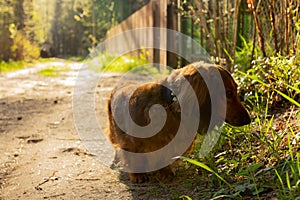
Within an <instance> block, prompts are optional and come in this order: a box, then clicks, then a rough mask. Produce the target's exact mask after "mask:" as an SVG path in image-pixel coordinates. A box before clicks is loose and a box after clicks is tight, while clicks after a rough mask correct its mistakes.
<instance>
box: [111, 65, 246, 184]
mask: <svg viewBox="0 0 300 200" xmlns="http://www.w3.org/2000/svg"><path fill="white" fill-rule="evenodd" d="M218 76H219V77H220V78H218ZM222 88H223V92H222ZM193 99H196V101H195V100H193ZM157 104H158V105H161V106H162V107H163V108H164V113H162V112H157V113H156V114H158V115H163V114H164V119H163V120H160V119H158V120H157V119H156V118H159V117H157V115H156V117H153V113H154V115H155V112H156V111H155V110H156V109H155V107H154V105H157ZM125 107H128V112H127V111H125V110H126V109H125ZM151 109H152V110H151ZM107 112H108V123H109V124H108V131H107V135H108V137H109V139H110V141H111V142H112V144H113V145H114V146H115V147H116V149H121V150H123V151H126V152H131V153H149V152H150V153H151V152H155V151H158V150H159V149H161V148H163V147H164V146H166V145H169V144H170V143H171V141H172V140H174V138H175V137H176V134H178V132H179V130H180V132H183V133H182V134H181V136H180V137H179V140H180V141H181V142H180V144H177V145H173V149H172V148H171V149H170V148H169V149H168V151H169V152H167V153H163V154H160V155H159V156H157V155H156V156H155V159H154V160H153V158H151V159H152V160H147V159H140V160H134V159H132V158H130V156H128V155H126V154H121V155H119V156H120V157H121V158H120V159H121V161H122V165H123V166H125V167H127V172H129V178H130V181H131V182H132V183H142V182H145V181H147V180H148V176H147V173H146V172H149V171H147V170H146V169H147V165H157V163H160V162H163V161H164V160H165V159H168V158H167V157H168V156H173V157H174V155H175V156H176V154H177V152H178V151H177V149H178V148H181V147H182V146H183V145H185V146H186V144H184V141H187V142H188V143H189V144H187V145H188V147H191V146H192V143H193V140H194V139H195V135H196V132H198V133H204V134H205V133H206V132H208V131H210V130H211V128H210V127H214V126H216V125H217V126H218V125H221V123H222V122H223V121H226V122H227V123H229V124H231V125H233V126H243V125H246V124H249V123H250V121H251V120H250V116H249V113H248V111H247V110H246V109H245V107H244V106H243V105H242V104H241V102H240V101H239V98H238V95H237V84H236V83H235V81H234V80H233V78H232V76H231V75H230V73H229V72H228V71H226V70H225V69H224V68H222V67H221V66H217V65H213V64H206V63H203V62H199V63H193V64H190V65H188V66H185V67H183V68H181V69H177V70H174V71H173V72H172V73H171V74H170V75H169V76H167V77H165V78H163V79H161V80H159V81H157V82H154V83H146V84H142V85H137V83H135V82H129V83H123V84H120V85H119V86H117V87H116V88H115V89H114V90H113V91H112V92H111V94H110V97H109V100H108V107H107ZM151 112H152V114H151ZM183 113H185V114H183ZM222 115H223V116H224V117H223V121H222ZM116 118H118V120H116ZM162 118H163V117H162ZM183 118H187V120H185V121H186V124H185V125H183V126H182V127H183V128H182V127H181V125H180V124H181V123H182V122H181V121H182V120H183ZM155 119H156V120H155ZM220 119H221V120H220ZM195 120H196V128H195V129H193V128H190V127H192V126H193V123H192V122H191V123H189V121H195ZM219 120H220V121H219ZM154 121H156V124H155V123H154ZM160 121H163V122H162V123H163V124H160V123H159V122H160ZM152 122H153V123H154V126H152V128H150V130H153V131H154V132H155V133H156V134H155V135H151V136H149V137H148V135H147V137H144V136H145V135H144V131H143V130H144V129H131V126H133V125H132V123H134V126H136V125H137V126H140V127H142V128H143V127H147V126H148V125H149V124H151V123H152ZM157 124H159V125H157ZM156 125H157V126H161V125H162V128H160V129H157V130H154V129H156V127H157V126H156ZM194 125H195V124H194ZM120 126H121V127H120ZM124 129H125V130H124ZM129 132H130V133H131V134H128V133H129ZM139 136H141V137H139ZM188 138H191V139H192V140H190V139H188ZM177 139H178V138H177ZM190 141H192V142H190ZM169 146H170V145H169ZM188 149H189V148H185V151H188ZM174 152H176V153H174ZM181 152H182V151H181ZM183 153H184V152H183ZM180 155H182V154H180ZM180 155H177V156H180ZM153 163H154V164H153ZM170 164H171V163H170ZM158 165H159V164H158ZM136 166H138V167H139V168H142V169H143V167H145V171H144V172H145V173H143V171H135V170H134V169H136ZM165 166H166V167H163V168H161V169H160V168H153V169H155V170H153V171H156V172H157V175H158V176H159V178H161V179H164V178H167V177H169V176H170V175H171V176H172V175H174V171H173V169H172V168H171V166H170V165H165ZM131 169H132V170H131Z"/></svg>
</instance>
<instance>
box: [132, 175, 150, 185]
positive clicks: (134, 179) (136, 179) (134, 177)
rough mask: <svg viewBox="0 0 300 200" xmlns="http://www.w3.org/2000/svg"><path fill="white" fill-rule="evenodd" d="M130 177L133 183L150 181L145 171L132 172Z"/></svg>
mask: <svg viewBox="0 0 300 200" xmlns="http://www.w3.org/2000/svg"><path fill="white" fill-rule="evenodd" d="M129 178H130V182H131V183H144V182H148V181H149V177H148V175H147V174H144V173H139V174H137V173H135V174H133V173H130V174H129Z"/></svg>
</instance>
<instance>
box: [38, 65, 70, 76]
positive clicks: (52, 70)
mask: <svg viewBox="0 0 300 200" xmlns="http://www.w3.org/2000/svg"><path fill="white" fill-rule="evenodd" d="M69 70H70V67H69V66H65V67H58V66H51V67H48V68H45V69H42V70H40V71H38V74H39V75H42V76H50V77H56V76H59V75H61V73H63V72H65V71H69Z"/></svg>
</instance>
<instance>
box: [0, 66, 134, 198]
mask: <svg viewBox="0 0 300 200" xmlns="http://www.w3.org/2000/svg"><path fill="white" fill-rule="evenodd" d="M53 65H55V66H63V65H69V66H70V71H67V72H65V73H63V74H62V75H61V76H59V77H54V78H53V77H44V76H41V75H37V73H36V72H37V71H38V70H39V69H41V68H45V67H47V66H53ZM80 67H81V65H80V64H79V63H65V61H62V60H60V61H57V62H54V63H48V64H44V65H39V66H37V67H36V68H33V69H26V70H22V71H19V72H14V73H10V74H5V75H2V76H1V77H0V106H1V107H0V149H1V154H0V186H1V190H0V191H1V193H0V199H123V200H125V199H132V198H133V195H132V193H131V192H130V190H129V187H128V186H127V185H126V184H124V183H122V182H120V181H119V173H118V172H117V171H113V170H111V169H110V168H108V167H107V166H105V165H103V164H102V163H100V162H99V161H97V159H95V158H94V155H92V154H90V153H89V152H87V151H86V150H85V147H84V145H83V144H82V142H81V140H80V138H79V137H78V134H77V132H76V129H75V127H74V121H73V113H72V93H73V86H74V80H75V78H76V74H77V72H78V70H79V68H80ZM114 77H115V76H113V75H111V76H107V77H106V79H107V80H106V81H104V83H106V84H108V85H110V82H113V81H114ZM102 80H103V79H102ZM102 91H103V93H101V92H98V94H99V96H101V97H103V99H105V98H106V96H107V93H108V91H109V89H107V90H103V88H102ZM100 110H102V111H100ZM98 112H99V113H100V114H101V115H103V116H102V117H100V120H103V121H102V122H101V124H105V122H104V120H105V113H103V108H102V106H100V108H99V111H98ZM101 112H102V113H101Z"/></svg>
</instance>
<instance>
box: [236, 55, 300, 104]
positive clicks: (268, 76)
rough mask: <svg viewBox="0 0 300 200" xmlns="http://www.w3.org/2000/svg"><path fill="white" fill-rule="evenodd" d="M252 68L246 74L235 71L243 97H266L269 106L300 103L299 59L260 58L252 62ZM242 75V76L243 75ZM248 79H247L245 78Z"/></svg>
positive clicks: (281, 57) (280, 57)
mask: <svg viewBox="0 0 300 200" xmlns="http://www.w3.org/2000/svg"><path fill="white" fill-rule="evenodd" d="M252 64H253V65H252V68H250V69H248V70H247V71H246V72H245V73H244V72H242V71H240V70H238V67H237V69H236V70H235V77H236V79H237V81H238V82H239V85H240V88H241V94H242V96H246V97H249V98H248V99H249V100H250V101H251V98H256V97H254V96H253V95H254V94H260V95H261V96H264V97H265V98H266V99H267V100H268V103H269V106H271V107H274V106H283V105H284V104H285V103H287V102H290V103H293V104H296V105H298V104H297V103H299V102H300V94H299V93H300V92H299V91H300V61H299V59H297V57H295V56H293V57H290V58H288V57H283V56H280V55H279V56H277V57H270V58H266V59H261V58H258V59H257V60H254V61H252ZM241 74H242V75H241ZM245 77H247V78H245ZM287 105H289V104H287Z"/></svg>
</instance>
